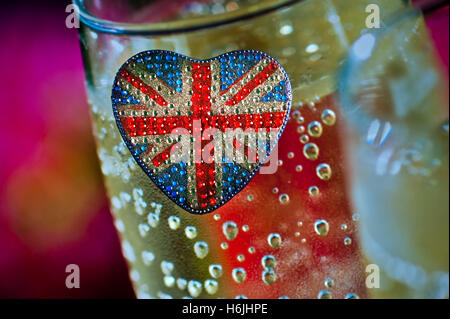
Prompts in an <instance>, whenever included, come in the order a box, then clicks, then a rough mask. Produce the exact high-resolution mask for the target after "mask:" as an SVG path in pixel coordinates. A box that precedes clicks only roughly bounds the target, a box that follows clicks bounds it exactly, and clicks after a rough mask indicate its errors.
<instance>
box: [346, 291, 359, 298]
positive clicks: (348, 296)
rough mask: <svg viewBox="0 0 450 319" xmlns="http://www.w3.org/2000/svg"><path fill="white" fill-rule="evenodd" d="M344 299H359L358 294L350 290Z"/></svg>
mask: <svg viewBox="0 0 450 319" xmlns="http://www.w3.org/2000/svg"><path fill="white" fill-rule="evenodd" d="M344 298H345V299H359V296H358V295H357V294H355V293H354V292H350V293H348V294H347V295H345V297H344Z"/></svg>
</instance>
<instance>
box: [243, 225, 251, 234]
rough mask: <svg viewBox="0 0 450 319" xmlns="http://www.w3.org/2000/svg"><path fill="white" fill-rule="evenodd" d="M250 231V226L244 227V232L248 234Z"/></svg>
mask: <svg viewBox="0 0 450 319" xmlns="http://www.w3.org/2000/svg"><path fill="white" fill-rule="evenodd" d="M249 230H250V227H249V226H248V225H244V226H242V231H244V232H248V231H249Z"/></svg>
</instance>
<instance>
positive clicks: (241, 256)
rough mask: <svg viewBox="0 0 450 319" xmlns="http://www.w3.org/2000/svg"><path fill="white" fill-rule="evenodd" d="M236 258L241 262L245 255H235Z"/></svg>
mask: <svg viewBox="0 0 450 319" xmlns="http://www.w3.org/2000/svg"><path fill="white" fill-rule="evenodd" d="M236 259H237V260H238V261H239V262H243V261H244V260H245V256H244V255H242V254H241V255H237V257H236Z"/></svg>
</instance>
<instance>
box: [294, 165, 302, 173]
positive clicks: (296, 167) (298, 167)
mask: <svg viewBox="0 0 450 319" xmlns="http://www.w3.org/2000/svg"><path fill="white" fill-rule="evenodd" d="M302 170H303V166H301V165H297V166H295V171H296V172H301V171H302Z"/></svg>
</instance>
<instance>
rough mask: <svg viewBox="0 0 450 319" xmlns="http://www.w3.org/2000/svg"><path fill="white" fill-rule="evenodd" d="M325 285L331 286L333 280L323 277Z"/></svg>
mask: <svg viewBox="0 0 450 319" xmlns="http://www.w3.org/2000/svg"><path fill="white" fill-rule="evenodd" d="M324 283H325V287H328V288H331V287H333V286H334V280H333V279H331V278H327V279H325V282H324Z"/></svg>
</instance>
